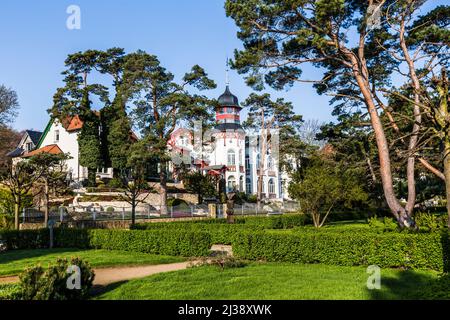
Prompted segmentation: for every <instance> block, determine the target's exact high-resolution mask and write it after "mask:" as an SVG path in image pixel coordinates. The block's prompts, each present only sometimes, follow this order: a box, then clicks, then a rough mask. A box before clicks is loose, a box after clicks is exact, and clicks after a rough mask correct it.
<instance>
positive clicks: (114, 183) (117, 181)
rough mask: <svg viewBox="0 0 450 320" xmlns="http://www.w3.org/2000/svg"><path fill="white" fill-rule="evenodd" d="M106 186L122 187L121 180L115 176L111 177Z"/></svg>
mask: <svg viewBox="0 0 450 320" xmlns="http://www.w3.org/2000/svg"><path fill="white" fill-rule="evenodd" d="M108 187H110V188H122V187H123V183H122V180H121V179H119V178H117V177H115V178H112V179H111V180H110V181H109V182H108Z"/></svg>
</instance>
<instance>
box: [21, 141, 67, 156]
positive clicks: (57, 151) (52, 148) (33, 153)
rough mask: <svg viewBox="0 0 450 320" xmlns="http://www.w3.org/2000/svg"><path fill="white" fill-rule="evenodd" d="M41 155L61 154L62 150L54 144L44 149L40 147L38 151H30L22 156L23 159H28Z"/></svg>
mask: <svg viewBox="0 0 450 320" xmlns="http://www.w3.org/2000/svg"><path fill="white" fill-rule="evenodd" d="M42 153H48V154H62V153H63V152H62V150H61V149H60V148H59V147H58V146H57V145H56V144H51V145H48V146H45V147H42V148H40V149H37V150H34V151H31V152H29V153H27V154H25V155H23V158H30V157H33V156H36V155H38V154H42Z"/></svg>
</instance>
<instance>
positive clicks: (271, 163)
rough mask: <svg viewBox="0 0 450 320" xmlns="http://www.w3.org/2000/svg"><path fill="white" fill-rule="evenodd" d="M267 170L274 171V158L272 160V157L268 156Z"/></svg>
mask: <svg viewBox="0 0 450 320" xmlns="http://www.w3.org/2000/svg"><path fill="white" fill-rule="evenodd" d="M267 168H268V169H270V170H273V158H272V156H268V159H267Z"/></svg>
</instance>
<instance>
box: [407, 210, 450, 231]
mask: <svg viewBox="0 0 450 320" xmlns="http://www.w3.org/2000/svg"><path fill="white" fill-rule="evenodd" d="M447 219H448V218H447V217H445V216H442V215H436V214H431V213H425V212H419V213H417V214H416V215H415V216H414V220H415V222H416V225H417V227H418V228H419V231H423V232H433V231H439V230H445V229H446V228H447Z"/></svg>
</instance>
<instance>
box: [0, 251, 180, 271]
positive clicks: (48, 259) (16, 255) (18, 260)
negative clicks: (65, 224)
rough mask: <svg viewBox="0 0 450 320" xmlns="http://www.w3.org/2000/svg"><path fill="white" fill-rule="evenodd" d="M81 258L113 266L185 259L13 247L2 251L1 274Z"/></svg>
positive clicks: (123, 252)
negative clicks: (62, 259)
mask: <svg viewBox="0 0 450 320" xmlns="http://www.w3.org/2000/svg"><path fill="white" fill-rule="evenodd" d="M71 257H79V258H81V259H83V260H86V261H88V262H89V263H90V264H91V266H92V267H95V268H99V267H113V266H133V265H155V264H166V263H174V262H181V261H185V260H186V259H184V258H181V257H170V256H160V255H152V254H146V253H139V252H127V251H114V250H80V249H36V250H12V251H7V252H5V253H0V277H1V276H10V275H18V274H20V273H21V272H22V271H24V270H25V269H26V268H27V267H32V266H36V265H39V264H40V265H42V266H43V267H47V266H48V264H49V263H53V262H55V261H56V260H57V259H58V258H67V259H70V258H71Z"/></svg>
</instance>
